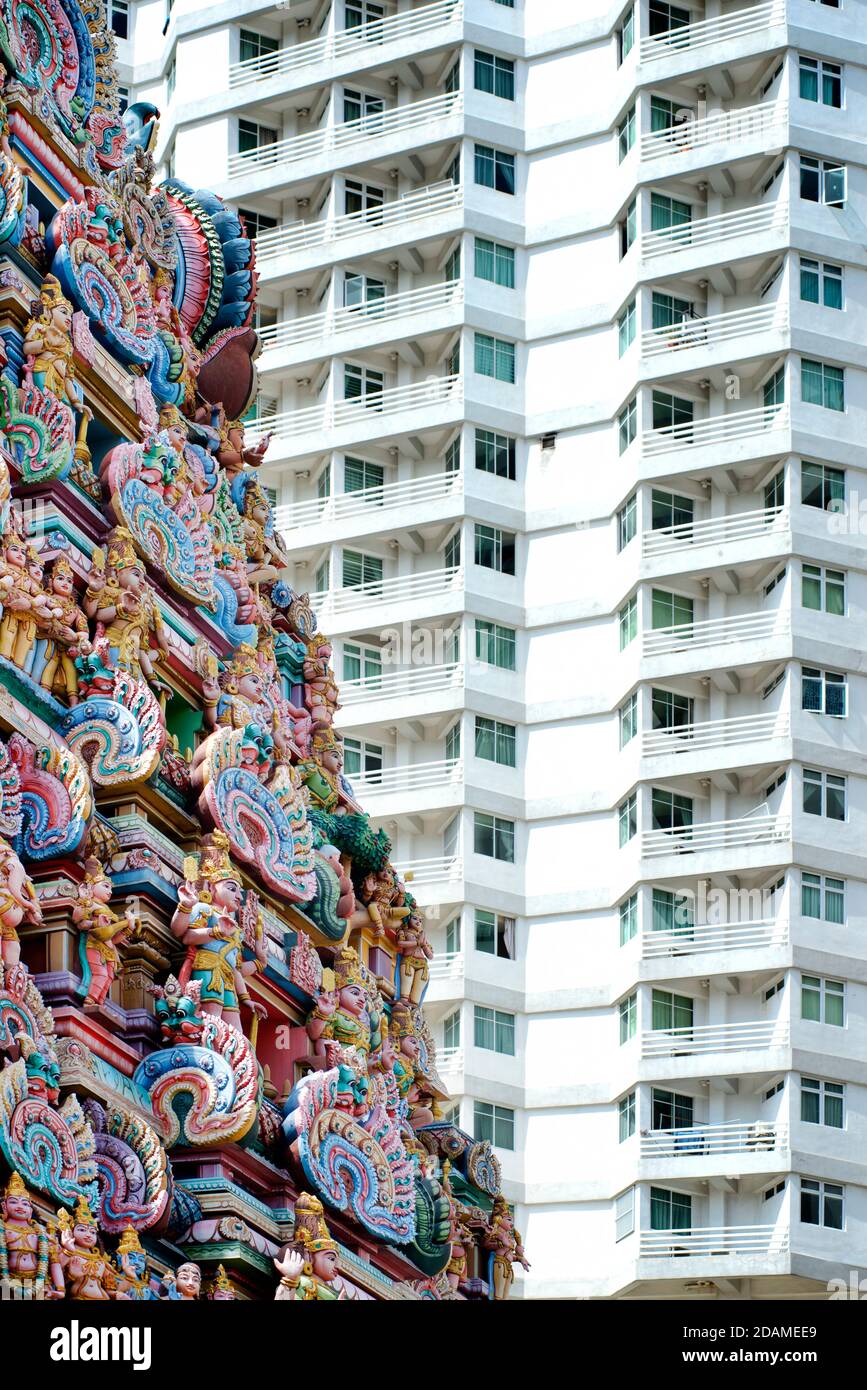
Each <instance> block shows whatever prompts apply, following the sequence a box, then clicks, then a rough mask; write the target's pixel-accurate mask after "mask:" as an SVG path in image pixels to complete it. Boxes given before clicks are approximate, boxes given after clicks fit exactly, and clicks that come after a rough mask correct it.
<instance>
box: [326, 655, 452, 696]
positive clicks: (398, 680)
mask: <svg viewBox="0 0 867 1390" xmlns="http://www.w3.org/2000/svg"><path fill="white" fill-rule="evenodd" d="M463 678H464V667H463V663H462V662H460V661H454V662H449V663H448V664H447V665H440V666H413V667H410V668H409V669H408V670H400V671H389V672H387V673H386V674H384V675H382V676H368V677H367V678H366V679H364V680H357V681H343V682H342V683H341V686H340V702H341V704H342V705H343V706H346V705H356V704H358V703H359V702H360V701H362V700H402V699H407V698H409V697H412V696H413V695H426V694H428V693H429V692H434V693H435V692H438V691H441V690H453V689H455V688H456V687H458V686H460V685H461V683H462V682H463Z"/></svg>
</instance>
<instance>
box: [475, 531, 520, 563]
mask: <svg viewBox="0 0 867 1390" xmlns="http://www.w3.org/2000/svg"><path fill="white" fill-rule="evenodd" d="M474 532H475V550H474V555H473V559H474V560H475V563H476V564H477V565H481V567H482V569H486V570H497V572H498V573H499V574H514V573H515V537H514V536H513V535H512V534H511V532H509V531H500V530H498V529H497V527H496V526H482V525H480V524H479V523H478V522H476V525H475V528H474Z"/></svg>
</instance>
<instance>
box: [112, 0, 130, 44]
mask: <svg viewBox="0 0 867 1390" xmlns="http://www.w3.org/2000/svg"><path fill="white" fill-rule="evenodd" d="M107 8H108V16H107V18H108V22H109V25H110V26H111V32H112V33H113V34H114V36H115V38H118V39H128V38H129V0H108V6H107Z"/></svg>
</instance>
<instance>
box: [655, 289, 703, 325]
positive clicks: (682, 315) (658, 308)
mask: <svg viewBox="0 0 867 1390" xmlns="http://www.w3.org/2000/svg"><path fill="white" fill-rule="evenodd" d="M694 317H695V311H694V309H693V305H692V302H691V300H689V299H678V298H677V297H676V296H675V295H673V294H663V293H662V292H661V291H660V290H654V291H653V296H652V299H651V326H652V327H653V328H673V327H676V325H677V324H679V323H685V322H686V320H687V319H690V318H694Z"/></svg>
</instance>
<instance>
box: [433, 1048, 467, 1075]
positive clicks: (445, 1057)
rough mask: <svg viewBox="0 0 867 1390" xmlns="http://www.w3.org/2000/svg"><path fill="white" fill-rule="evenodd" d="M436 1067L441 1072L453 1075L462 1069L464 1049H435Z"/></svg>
mask: <svg viewBox="0 0 867 1390" xmlns="http://www.w3.org/2000/svg"><path fill="white" fill-rule="evenodd" d="M437 1067H438V1068H439V1070H440V1071H442V1072H450V1073H452V1074H454V1073H455V1072H457V1071H463V1069H464V1049H463V1048H462V1047H440V1048H437Z"/></svg>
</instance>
